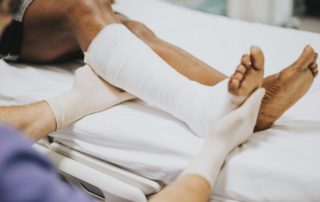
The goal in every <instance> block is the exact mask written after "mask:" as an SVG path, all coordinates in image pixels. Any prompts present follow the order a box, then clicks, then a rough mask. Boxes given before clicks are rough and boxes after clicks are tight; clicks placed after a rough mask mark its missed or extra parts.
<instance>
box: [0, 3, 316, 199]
mask: <svg viewBox="0 0 320 202" xmlns="http://www.w3.org/2000/svg"><path fill="white" fill-rule="evenodd" d="M115 9H116V10H117V11H120V12H122V13H124V14H125V15H127V16H129V17H130V18H133V19H136V20H139V21H141V22H143V23H145V24H146V25H147V26H148V27H150V28H151V29H152V30H153V31H154V32H155V33H156V34H157V35H158V36H159V37H161V38H163V39H165V40H167V41H169V42H171V43H173V44H175V45H177V46H179V47H181V48H183V49H185V50H187V51H188V52H190V53H191V54H193V55H195V56H197V57H198V58H200V59H202V60H203V61H205V62H206V63H208V64H210V65H212V66H213V67H215V68H216V69H218V70H220V71H222V72H224V73H225V74H227V75H230V74H231V73H232V72H233V70H234V68H235V67H236V66H237V65H238V63H239V61H240V57H241V56H242V55H243V54H244V53H246V52H247V51H248V49H249V47H250V45H252V44H256V45H259V46H261V47H262V48H263V50H264V52H265V56H266V75H269V74H271V73H275V72H278V71H279V70H281V69H282V68H284V67H286V66H287V65H288V64H290V63H291V62H293V60H294V59H296V58H297V57H298V55H299V54H300V52H301V51H302V49H303V47H304V46H305V45H306V44H311V45H312V46H313V47H314V48H315V49H316V51H318V52H320V35H319V34H315V33H308V32H303V31H297V30H291V29H283V28H278V27H271V26H266V25H260V24H252V23H247V22H243V21H238V20H231V19H227V18H224V17H219V16H213V15H208V14H204V13H200V12H197V11H193V10H189V9H185V8H181V7H176V6H173V5H170V4H167V3H164V2H161V1H157V0H135V1H132V0H118V4H117V5H116V6H115ZM80 65H81V64H79V63H78V62H70V63H67V64H62V65H58V66H57V65H55V66H35V65H18V64H8V63H6V62H4V61H0V104H1V105H12V104H24V103H30V102H34V101H37V100H41V99H43V98H46V97H52V96H55V95H58V94H61V93H62V92H64V91H66V90H67V89H68V88H70V87H71V85H72V81H73V72H74V70H75V68H77V67H79V66H80ZM35 78H36V79H35ZM318 103H320V82H319V79H316V80H315V82H314V85H313V87H312V88H311V89H310V91H309V92H308V93H307V95H306V96H305V97H304V98H303V99H302V100H301V101H299V102H298V103H297V104H296V105H295V106H294V107H293V108H291V109H290V110H289V111H288V112H287V113H286V114H285V115H284V116H283V117H281V119H280V120H279V121H277V123H276V124H275V125H274V127H273V128H272V129H269V130H266V131H263V132H259V133H256V134H255V135H254V136H253V137H252V138H251V139H250V140H249V141H248V142H247V143H246V144H244V145H242V146H241V147H239V148H237V149H236V150H234V152H233V153H232V154H231V155H230V156H229V157H228V158H227V161H226V164H225V165H224V167H223V169H222V172H221V173H220V176H219V178H218V180H217V183H216V187H215V191H214V194H213V196H212V200H213V201H246V202H251V201H319V200H320V174H319V170H320V162H319V159H320V147H319V145H320V115H319V114H320V108H319V107H318ZM51 137H52V138H53V140H52V141H51V142H50V143H48V141H44V142H45V143H43V142H42V143H41V144H37V145H35V147H37V148H38V149H39V150H41V151H43V152H44V153H45V154H47V155H49V156H50V157H51V158H52V160H53V162H54V163H55V165H56V166H57V168H58V169H59V170H60V172H61V173H62V174H63V175H65V176H67V177H66V178H68V180H69V181H70V182H72V183H76V184H78V185H79V186H80V184H81V187H82V188H83V189H85V190H86V191H88V192H90V193H93V194H95V195H96V196H97V197H98V198H99V197H100V198H101V199H102V198H103V197H106V198H107V200H108V198H109V201H110V200H111V201H126V200H128V199H129V200H133V201H145V200H146V197H145V195H150V194H152V193H155V192H157V191H159V190H160V188H161V187H162V185H164V184H168V183H170V182H171V181H172V180H174V179H175V177H176V176H177V175H178V174H179V173H180V172H181V170H183V169H184V168H185V167H186V166H188V164H189V161H190V159H191V158H192V157H193V156H194V155H195V154H196V153H197V152H198V151H199V149H200V147H201V145H202V143H203V140H202V139H200V138H198V137H196V136H195V135H194V134H193V133H192V132H191V131H190V130H189V129H188V127H187V126H186V125H185V124H184V123H182V122H180V121H178V120H176V119H175V118H174V117H172V116H170V115H169V114H167V113H165V112H163V111H161V110H158V109H156V108H154V107H153V106H150V105H148V104H147V103H144V102H143V101H141V100H136V101H131V102H127V103H124V104H121V105H119V106H116V107H114V108H112V109H110V110H107V111H104V112H100V113H96V114H93V115H90V116H88V117H85V118H83V119H81V120H79V121H78V122H76V123H75V124H73V125H71V126H69V127H67V128H64V129H62V130H59V131H57V132H55V133H53V134H51ZM110 184H112V186H110ZM98 190H100V191H98Z"/></svg>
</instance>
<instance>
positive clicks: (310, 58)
mask: <svg viewBox="0 0 320 202" xmlns="http://www.w3.org/2000/svg"><path fill="white" fill-rule="evenodd" d="M317 56H318V55H317V53H315V52H314V50H313V49H312V47H310V46H307V47H305V49H304V51H303V53H302V54H301V56H300V57H299V59H298V60H297V61H296V62H294V63H293V64H292V65H291V66H289V67H287V68H286V69H284V70H282V71H281V72H280V73H278V74H275V75H272V76H269V77H267V78H265V79H264V81H263V87H264V88H265V89H266V95H265V97H264V98H263V100H262V105H261V109H260V113H259V116H258V121H257V124H256V128H255V131H261V130H265V129H267V128H270V127H271V126H272V124H273V123H274V122H275V121H276V120H277V119H278V118H279V117H280V116H281V115H282V114H283V113H284V112H286V111H287V110H288V109H289V108H290V107H291V106H292V105H294V104H295V103H296V102H297V101H298V100H299V99H300V98H301V97H302V96H304V95H305V94H306V92H307V91H308V90H309V88H310V87H311V84H312V82H313V80H314V78H315V77H316V76H317V74H318V65H317Z"/></svg>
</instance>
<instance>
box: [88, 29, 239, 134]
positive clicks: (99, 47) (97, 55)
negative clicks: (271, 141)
mask: <svg viewBox="0 0 320 202" xmlns="http://www.w3.org/2000/svg"><path fill="white" fill-rule="evenodd" d="M85 62H86V63H87V64H89V65H90V66H91V67H92V68H93V69H94V70H95V72H96V73H97V74H98V75H100V76H101V77H102V78H104V79H105V80H106V81H108V82H110V83H111V84H113V85H115V86H117V87H119V88H122V89H124V90H126V91H128V92H130V93H132V94H134V95H135V96H137V97H139V98H141V99H142V100H144V101H146V102H148V103H149V104H152V105H154V106H156V107H158V108H160V109H162V110H164V111H166V112H168V113H171V114H172V115H173V116H175V117H176V118H178V119H180V120H182V121H184V122H185V123H186V124H188V126H189V127H190V128H191V129H192V130H193V131H194V132H195V133H196V134H197V135H200V136H205V135H207V129H208V127H209V125H211V124H212V123H213V122H214V121H215V120H216V119H217V118H219V117H221V116H222V115H224V114H226V113H228V112H229V111H231V110H233V109H234V108H236V107H237V106H238V105H235V104H234V103H233V102H231V100H230V96H231V95H229V94H228V88H227V85H228V82H227V81H226V80H225V81H223V82H221V83H219V84H218V85H216V86H214V87H208V86H204V85H201V84H199V83H197V82H194V81H190V80H189V79H187V78H186V77H184V76H182V75H180V74H179V73H178V72H177V71H175V70H174V69H173V68H172V67H170V66H169V65H168V64H167V63H166V62H165V61H164V60H162V59H161V58H160V57H159V56H158V55H157V54H156V53H155V52H153V50H152V49H151V48H149V47H148V46H147V45H146V44H145V43H144V42H143V41H141V40H140V39H138V38H137V37H136V36H135V35H134V34H132V33H131V32H130V31H129V30H128V29H127V28H126V27H125V26H123V25H120V24H112V25H109V26H106V27H105V28H104V29H103V30H102V31H101V32H100V33H99V34H98V35H97V36H96V37H95V39H94V40H93V41H92V43H91V44H90V46H89V48H88V51H87V52H86V54H85Z"/></svg>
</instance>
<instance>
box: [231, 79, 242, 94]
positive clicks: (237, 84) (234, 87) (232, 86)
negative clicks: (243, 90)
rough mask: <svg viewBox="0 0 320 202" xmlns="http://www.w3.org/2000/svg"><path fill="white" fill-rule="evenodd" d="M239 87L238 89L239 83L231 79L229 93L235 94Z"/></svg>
mask: <svg viewBox="0 0 320 202" xmlns="http://www.w3.org/2000/svg"><path fill="white" fill-rule="evenodd" d="M239 87H240V81H239V80H237V79H235V78H231V79H230V82H229V92H231V93H235V92H237V89H238V88H239Z"/></svg>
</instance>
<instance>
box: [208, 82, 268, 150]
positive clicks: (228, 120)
mask: <svg viewBox="0 0 320 202" xmlns="http://www.w3.org/2000/svg"><path fill="white" fill-rule="evenodd" d="M264 94H265V90H264V89H262V88H260V89H258V90H256V91H255V92H254V93H253V94H252V95H251V96H250V97H249V98H248V99H247V101H246V102H245V103H244V104H243V105H242V106H241V107H239V108H238V109H236V110H235V111H232V112H230V113H229V114H227V115H226V116H224V117H223V118H222V119H220V120H219V121H218V122H217V123H216V124H214V125H213V126H212V129H211V131H212V132H211V134H210V135H209V137H208V139H210V141H215V142H216V143H217V144H219V147H220V148H221V149H225V152H228V153H229V152H231V151H232V150H233V149H234V148H235V147H237V146H239V145H240V144H242V143H244V142H245V141H247V140H248V139H249V137H250V136H251V135H252V134H253V130H254V126H255V124H256V122H257V116H258V113H259V109H260V106H261V101H262V98H263V96H264Z"/></svg>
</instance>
